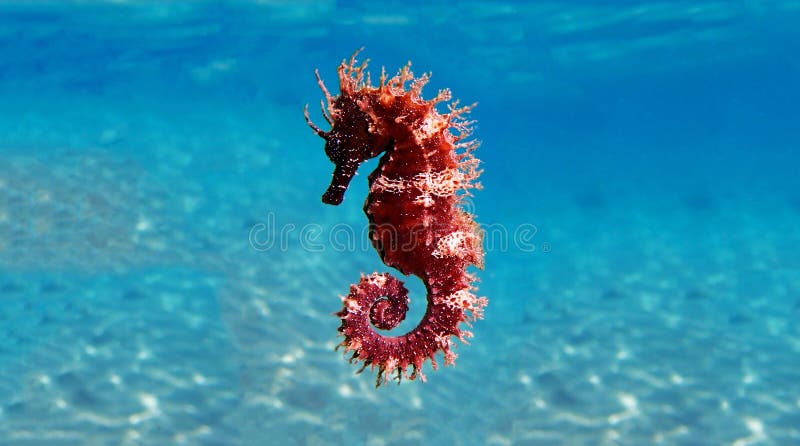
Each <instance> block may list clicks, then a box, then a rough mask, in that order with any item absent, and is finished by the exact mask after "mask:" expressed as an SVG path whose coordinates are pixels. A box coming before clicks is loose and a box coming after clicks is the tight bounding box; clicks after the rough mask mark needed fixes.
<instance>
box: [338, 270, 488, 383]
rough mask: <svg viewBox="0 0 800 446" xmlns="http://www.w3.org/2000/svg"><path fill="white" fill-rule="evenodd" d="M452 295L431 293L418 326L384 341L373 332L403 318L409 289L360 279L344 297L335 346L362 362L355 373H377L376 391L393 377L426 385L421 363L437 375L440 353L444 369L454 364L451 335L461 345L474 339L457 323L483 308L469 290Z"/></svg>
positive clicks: (383, 278)
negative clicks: (340, 338) (427, 362)
mask: <svg viewBox="0 0 800 446" xmlns="http://www.w3.org/2000/svg"><path fill="white" fill-rule="evenodd" d="M425 285H426V287H429V284H427V283H426V284H425ZM454 294H456V295H455V296H453V295H450V296H448V297H449V299H447V298H445V299H437V298H436V297H437V295H436V294H432V293H430V291H429V292H428V309H427V311H426V312H425V316H424V317H423V318H422V321H420V323H419V325H417V327H416V328H414V329H413V330H411V331H410V332H408V333H406V334H405V335H402V336H384V335H382V334H380V333H378V332H377V331H376V330H375V328H379V329H381V330H391V329H392V328H395V327H397V326H398V325H399V324H400V322H402V321H403V320H404V319H405V317H406V312H407V311H408V302H409V299H408V290H407V289H406V287H405V286H404V285H403V282H401V281H400V280H398V279H396V278H395V277H393V276H392V275H391V274H388V273H383V274H379V273H372V274H371V275H369V276H362V277H361V280H360V281H359V282H358V283H357V284H353V285H351V286H350V294H348V295H347V296H345V297H344V298H343V303H344V307H343V308H342V310H341V311H339V312H338V313H336V315H337V316H339V317H340V318H341V320H342V325H341V326H340V327H339V332H341V334H342V335H343V336H344V340H343V341H342V342H341V343H340V344H339V347H344V351H345V353H347V352H352V356H351V357H350V362H362V366H361V369H359V372H362V371H363V370H364V369H365V368H367V367H369V368H370V370H371V369H374V368H376V367H377V368H378V376H377V382H376V385H377V386H379V385H381V384H382V383H385V382H386V381H388V379H389V378H390V377H391V376H392V375H393V374H395V378H396V379H397V381H398V382H399V381H400V380H401V379H402V378H403V377H405V378H406V379H411V380H413V379H416V378H417V377H419V378H420V379H421V380H422V381H425V375H424V374H423V373H422V365H423V363H424V362H425V360H427V359H430V360H431V364H432V366H433V369H434V370H435V369H436V367H437V363H436V358H435V356H436V353H437V352H439V350H441V351H442V352H443V353H444V360H445V365H451V364H453V363H454V362H455V359H456V354H455V353H454V352H453V351H452V346H453V345H452V341H451V336H456V337H458V338H459V339H460V340H461V341H465V340H466V338H468V337H471V336H472V334H471V333H470V332H469V331H466V330H460V329H459V328H458V327H457V324H458V323H459V322H462V321H464V320H465V316H466V313H465V311H470V312H471V315H470V316H466V317H467V318H469V319H470V320H473V319H476V318H479V317H481V316H482V312H481V310H482V308H483V306H484V305H486V299H485V298H476V297H475V296H474V295H472V294H471V293H470V292H468V291H464V292H461V293H454ZM437 301H438V302H437ZM409 366H411V373H409Z"/></svg>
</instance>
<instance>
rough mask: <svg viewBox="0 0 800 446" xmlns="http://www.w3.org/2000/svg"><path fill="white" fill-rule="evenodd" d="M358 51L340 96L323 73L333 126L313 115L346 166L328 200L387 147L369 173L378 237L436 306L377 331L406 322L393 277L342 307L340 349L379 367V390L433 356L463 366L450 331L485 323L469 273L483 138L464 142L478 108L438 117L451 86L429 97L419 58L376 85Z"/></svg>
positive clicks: (354, 288) (378, 280)
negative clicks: (472, 200)
mask: <svg viewBox="0 0 800 446" xmlns="http://www.w3.org/2000/svg"><path fill="white" fill-rule="evenodd" d="M357 54H358V51H356V53H355V54H353V56H352V57H351V58H350V60H349V61H347V60H345V61H342V64H341V65H339V68H338V73H339V89H340V94H339V96H333V95H331V94H330V92H328V89H327V88H326V87H325V84H324V83H323V82H322V79H320V76H319V72H318V71H316V72H315V73H316V76H317V82H318V83H319V86H320V88H321V89H322V92H323V93H324V94H325V101H323V102H322V114H323V116H324V117H325V119H326V120H327V121H328V123H329V124H330V125H331V126H332V128H331V130H329V131H323V130H321V129H320V128H319V127H317V126H316V125H314V124H313V123H312V122H311V120H310V119H309V117H308V107H306V110H305V116H306V121H307V122H308V125H309V126H311V128H312V129H313V130H314V131H315V132H316V133H317V135H319V136H321V137H322V138H324V139H325V153H326V154H327V155H328V157H329V158H330V160H331V161H332V162H333V163H334V164H335V165H336V167H335V169H334V172H333V179H332V180H331V184H330V186H329V187H328V190H327V191H326V192H325V194H324V195H323V196H322V201H323V202H324V203H328V204H333V205H337V204H339V203H341V202H342V200H343V198H344V193H345V190H346V189H347V186H348V185H349V184H350V180H351V179H352V178H353V176H354V175H355V173H356V170H357V169H358V166H359V165H360V164H361V163H362V162H363V161H365V160H368V159H370V158H373V157H376V156H378V155H380V154H381V153H383V156H382V157H381V159H380V162H379V164H378V167H377V169H375V171H374V172H372V174H370V176H369V195H368V196H367V200H366V203H365V205H364V212H365V213H366V214H367V217H368V218H369V222H370V227H369V229H370V231H369V233H370V238H371V241H372V244H373V246H374V247H375V249H376V250H377V251H378V253H379V254H380V256H381V260H383V262H384V263H385V264H386V265H388V266H390V267H393V268H396V269H397V270H399V271H400V272H402V273H403V274H405V275H409V274H414V275H416V276H418V277H419V278H420V279H422V281H423V282H424V283H425V287H426V288H427V292H428V295H427V299H428V306H427V310H426V312H425V315H424V317H423V318H422V320H421V321H420V323H419V325H417V327H416V328H414V329H413V330H411V331H410V332H408V333H406V334H405V335H402V336H384V335H382V334H379V333H378V332H376V331H375V329H374V328H373V327H372V326H374V327H376V328H379V329H382V330H390V329H392V328H394V327H396V326H397V325H398V324H399V323H400V322H401V321H403V319H405V316H406V311H407V310H408V291H407V290H406V288H405V287H404V286H403V282H401V281H400V280H398V279H396V278H394V277H393V276H391V275H390V274H388V273H384V274H378V273H373V274H371V275H369V276H362V277H361V280H360V282H359V283H357V284H354V285H351V287H350V294H349V295H347V296H345V297H343V298H342V300H343V303H344V308H342V310H341V311H340V312H338V313H337V316H338V317H340V318H341V322H342V324H341V326H340V327H339V332H341V335H343V336H344V340H343V341H342V342H341V344H339V347H344V351H345V353H348V352H352V356H351V358H350V362H351V363H352V362H357V361H361V362H363V364H362V367H361V369H360V370H359V372H361V371H363V370H364V369H365V368H366V367H367V366H369V367H370V369H374V368H375V367H377V368H378V376H377V383H376V385H377V386H380V385H381V384H382V383H385V382H386V381H388V377H389V376H390V375H391V374H393V373H396V378H397V381H398V382H399V381H400V380H401V379H402V377H403V376H405V377H406V378H407V379H412V380H413V379H415V378H417V377H419V378H420V379H422V380H423V381H424V380H425V375H424V374H423V373H422V365H423V363H424V362H425V360H426V359H428V358H430V359H431V364H432V366H433V368H434V369H436V360H435V355H436V353H437V352H438V351H439V350H441V351H443V352H444V360H445V365H450V364H453V363H454V361H455V358H456V354H455V353H454V352H453V351H452V346H453V341H452V337H456V338H458V339H460V340H461V341H462V342H464V341H465V338H467V337H471V336H472V334H471V333H470V332H468V331H466V330H463V329H460V328H459V324H460V323H462V322H465V323H467V324H469V322H471V321H473V320H475V319H478V318H481V317H482V316H483V308H484V306H485V305H486V304H487V299H486V298H484V297H480V298H479V297H476V296H475V294H474V293H473V292H474V291H475V287H474V286H473V285H472V283H473V282H474V281H475V280H476V279H475V277H474V276H473V275H471V274H469V273H468V272H467V271H466V269H467V267H468V266H470V265H475V266H478V267H479V268H483V246H482V234H481V232H480V230H479V227H478V225H477V224H476V223H475V222H474V221H473V219H472V216H471V215H470V214H469V213H467V212H466V211H465V210H463V209H462V208H463V206H462V202H463V197H465V196H467V195H469V192H468V190H469V189H471V188H476V187H480V184H478V183H476V182H475V179H476V178H477V177H478V175H480V171H479V170H478V160H477V159H476V158H475V157H474V156H473V155H472V151H473V150H474V149H475V148H476V147H477V146H478V143H477V142H476V141H467V140H466V138H467V137H468V136H469V135H470V133H471V128H470V124H471V123H472V122H470V121H465V120H464V119H463V115H465V114H466V113H468V112H469V111H470V109H471V108H472V106H468V107H458V101H455V102H453V103H451V104H450V105H449V110H448V112H447V113H445V114H440V113H439V112H438V111H437V109H436V104H438V103H440V102H443V101H449V100H450V91H449V90H441V91H439V94H438V95H437V96H436V97H435V98H433V99H431V100H427V101H426V100H424V99H423V98H422V97H421V96H420V93H421V91H422V87H423V86H424V85H425V84H426V83H427V81H428V78H429V75H428V74H424V75H422V76H421V77H418V78H414V75H413V73H412V72H411V69H410V68H411V63H410V62H409V64H408V65H406V66H405V67H403V68H402V69H401V70H400V71H399V72H398V73H397V74H396V75H395V76H394V77H392V78H390V79H387V76H386V73H385V71H382V73H381V78H380V83H379V85H378V86H375V87H373V86H372V85H371V84H370V79H369V73H367V72H366V66H367V61H365V62H364V63H363V64H361V65H360V66H357V65H356V60H355V58H356V55H357ZM408 82H410V85H409V87H408V89H406V83H408ZM326 109H327V112H328V113H329V114H328V113H326ZM370 325H372V326H370ZM337 348H338V347H337ZM409 366H411V368H412V371H411V373H410V374H409V373H408V367H409Z"/></svg>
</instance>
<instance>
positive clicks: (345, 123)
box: [306, 94, 385, 205]
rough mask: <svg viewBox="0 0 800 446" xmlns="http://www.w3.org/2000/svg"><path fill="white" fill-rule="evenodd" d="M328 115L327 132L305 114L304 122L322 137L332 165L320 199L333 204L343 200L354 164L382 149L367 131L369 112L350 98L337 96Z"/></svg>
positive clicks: (383, 148) (375, 154)
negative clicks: (331, 174) (331, 173)
mask: <svg viewBox="0 0 800 446" xmlns="http://www.w3.org/2000/svg"><path fill="white" fill-rule="evenodd" d="M331 109H332V110H331V116H332V118H328V117H327V116H326V119H328V121H329V122H330V123H331V125H332V128H331V129H330V130H329V131H327V132H326V131H323V130H321V129H320V128H318V127H317V126H315V125H314V124H313V123H312V122H311V121H310V120H309V119H308V115H307V114H306V120H307V121H308V125H309V126H311V128H312V129H313V130H314V131H315V132H316V133H317V135H319V136H320V137H322V138H323V139H325V154H326V155H328V158H329V159H330V160H331V162H332V163H333V164H334V165H335V167H334V170H333V178H331V183H330V186H328V189H327V190H326V191H325V193H324V194H323V195H322V202H323V203H327V204H333V205H337V204H339V203H341V202H342V200H343V199H344V193H345V191H346V190H347V187H348V186H349V185H350V180H352V179H353V176H355V174H356V171H357V170H358V166H359V165H360V164H361V163H363V162H364V161H366V160H368V159H370V158H374V157H376V156H378V155H379V154H380V153H381V152H383V151H384V150H385V144H381V142H380V139H381V138H380V137H379V136H377V135H375V134H373V133H372V132H370V128H373V127H374V125H373V122H372V120H371V118H370V117H369V115H367V114H366V113H364V112H363V111H361V110H360V109H359V107H358V104H357V102H356V100H355V98H354V97H352V96H350V95H344V94H343V95H341V96H339V97H338V98H336V100H335V101H334V102H333V103H332V107H331Z"/></svg>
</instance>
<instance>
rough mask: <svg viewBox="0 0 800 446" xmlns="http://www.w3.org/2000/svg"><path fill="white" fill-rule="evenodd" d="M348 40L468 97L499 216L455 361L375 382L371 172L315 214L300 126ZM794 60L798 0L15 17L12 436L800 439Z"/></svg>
mask: <svg viewBox="0 0 800 446" xmlns="http://www.w3.org/2000/svg"><path fill="white" fill-rule="evenodd" d="M362 46H363V47H364V50H363V51H362V53H361V54H360V55H359V58H361V59H363V58H369V59H370V70H371V71H372V73H373V76H376V75H377V74H378V73H379V72H380V67H381V66H384V67H386V69H387V72H389V73H394V72H395V70H397V69H398V68H400V67H401V66H403V65H404V64H405V63H406V62H407V61H408V60H411V61H412V62H413V65H412V69H413V70H414V71H415V72H416V73H417V74H421V73H423V72H432V73H433V77H432V80H431V83H430V84H429V85H428V86H427V87H426V89H425V90H424V96H425V97H433V96H434V95H435V93H436V91H437V90H438V89H441V88H445V87H449V88H451V89H452V91H453V94H454V97H456V98H460V99H461V100H462V103H472V102H478V106H477V107H476V108H475V109H474V111H473V113H472V115H471V117H472V118H473V119H476V120H477V125H476V128H475V133H474V135H475V137H476V138H477V139H479V140H481V141H482V146H481V147H480V148H479V149H478V150H477V152H476V156H477V157H478V158H480V159H481V160H482V168H483V169H484V174H483V175H482V177H481V182H482V183H483V186H484V188H483V190H480V191H476V194H475V197H474V198H472V199H470V200H469V201H468V202H467V206H468V208H469V210H470V211H471V212H474V213H475V214H476V219H477V221H478V222H479V223H481V224H482V225H483V226H484V227H485V228H487V238H486V243H487V244H486V250H487V258H486V267H485V270H484V271H478V275H479V277H480V279H481V282H480V283H479V286H480V295H483V296H486V297H488V298H489V306H488V307H487V309H486V312H485V318H484V319H483V320H479V321H477V322H476V323H475V324H474V326H473V327H472V328H471V330H472V331H473V333H474V338H473V339H471V341H470V344H469V345H459V347H458V348H457V350H456V352H457V353H458V355H459V358H458V360H457V365H456V366H455V367H441V368H440V369H439V370H438V371H432V370H430V365H429V364H428V366H427V368H426V369H425V372H426V375H427V378H428V380H427V382H426V383H421V382H419V381H407V382H403V383H402V384H401V385H399V386H396V385H388V386H385V387H381V388H378V389H376V388H375V387H374V374H375V372H374V371H373V372H371V373H370V372H369V370H367V371H365V372H364V373H362V374H361V375H356V374H355V371H356V370H357V368H358V367H357V366H354V365H350V364H348V363H347V361H346V359H345V358H343V357H342V354H341V352H335V351H334V349H333V348H334V346H335V345H336V344H337V343H338V342H339V341H340V340H341V338H337V336H336V335H337V331H336V329H337V327H338V325H339V321H338V319H337V318H336V317H334V316H333V315H332V313H334V312H336V311H338V310H339V307H340V303H341V302H340V299H339V296H340V295H343V294H345V293H347V291H348V287H349V284H350V283H353V282H356V281H357V280H358V277H359V274H360V273H362V272H364V273H370V272H372V271H380V272H383V271H387V270H388V268H387V267H386V266H384V265H383V264H382V263H381V262H380V259H379V258H378V255H377V253H376V252H375V250H374V249H373V248H372V247H371V246H370V245H369V243H367V242H366V234H365V232H364V229H365V227H366V224H367V219H366V217H365V216H364V214H363V211H362V209H361V208H362V205H363V200H364V198H365V197H366V192H367V188H366V176H367V175H366V174H367V173H368V172H369V171H370V170H371V169H374V167H375V166H376V162H375V161H374V160H373V161H372V162H370V163H367V164H365V165H363V166H362V167H361V171H360V173H361V174H360V175H359V176H357V177H356V178H355V179H354V181H353V186H352V187H351V189H350V190H349V191H348V192H347V194H346V197H345V201H344V203H343V204H342V205H340V206H338V207H333V206H327V205H324V204H322V203H321V202H320V196H321V194H322V192H323V191H324V190H325V188H326V187H327V185H328V182H329V180H330V175H331V172H332V168H333V165H332V164H331V163H330V162H329V161H328V159H327V157H326V156H325V153H324V151H323V141H322V140H321V139H319V138H318V137H317V136H316V135H314V134H313V132H311V131H310V130H309V129H308V127H307V126H306V124H305V122H304V120H303V106H304V105H305V104H307V103H308V104H310V109H311V111H312V118H313V119H314V120H315V121H316V122H317V124H320V122H321V121H323V120H322V119H321V117H320V116H319V114H318V107H317V104H318V101H319V99H321V98H322V94H321V92H320V91H319V89H318V87H317V84H316V81H315V79H314V74H313V73H314V69H315V68H318V69H319V70H320V75H321V76H322V78H323V79H324V80H326V82H327V84H328V86H329V88H331V90H332V91H333V92H338V88H336V82H335V80H336V71H335V69H336V66H337V65H338V64H339V63H340V62H341V60H342V59H343V58H346V57H349V56H350V54H352V53H353V51H355V50H356V49H358V48H360V47H362ZM798 54H800V2H798V1H792V0H775V1H769V0H765V1H755V0H731V1H712V0H706V1H653V2H642V1H618V2H610V1H569V2H567V1H561V2H558V1H548V2H509V1H505V2H481V1H467V2H439V1H434V2H419V3H417V2H410V1H403V2H399V1H391V2H368V1H363V2H344V1H342V2H335V1H302V0H298V1H288V0H281V1H269V0H261V1H230V2H219V1H192V2H189V1H185V2H180V1H171V2H166V1H164V2H160V1H132V0H131V1H125V0H117V1H67V0H64V1H56V0H52V1H28V2H23V1H4V2H2V3H0V445H2V446H5V445H55V446H60V445H111V444H114V445H116V444H119V445H165V444H187V445H273V444H275V445H330V444H348V445H351V444H354V445H370V446H389V445H409V446H410V445H422V444H425V445H498V446H505V445H594V444H598V445H644V444H664V445H734V446H745V445H792V444H800V327H799V326H798V323H797V320H798V316H800V253H798V248H800V168H798V167H799V166H800V131H799V130H800V107H798V104H800V82H799V81H798V79H800V59H798V57H797V55H798ZM309 228H312V229H309ZM314 234H316V235H314ZM409 287H410V288H411V299H412V309H411V312H410V314H409V318H408V320H407V321H406V323H404V325H403V327H402V328H404V329H405V330H408V329H410V328H413V326H414V324H415V323H416V321H418V320H419V318H420V317H421V315H422V314H423V313H424V311H425V308H424V306H425V305H424V301H425V300H424V288H423V286H422V285H421V284H420V283H419V282H418V280H417V279H416V278H410V279H409ZM401 332H402V331H401ZM439 362H440V363H441V362H442V361H441V360H440V361H439Z"/></svg>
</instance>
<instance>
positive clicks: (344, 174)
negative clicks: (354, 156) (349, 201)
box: [322, 163, 360, 206]
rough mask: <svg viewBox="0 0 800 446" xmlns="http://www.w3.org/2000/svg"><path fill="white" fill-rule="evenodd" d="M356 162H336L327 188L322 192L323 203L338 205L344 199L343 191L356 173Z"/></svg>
mask: <svg viewBox="0 0 800 446" xmlns="http://www.w3.org/2000/svg"><path fill="white" fill-rule="evenodd" d="M358 164H360V163H355V164H350V163H348V164H337V165H336V169H334V170H333V178H331V184H330V186H328V190H326V191H325V193H324V194H322V202H323V203H325V204H332V205H334V206H335V205H338V204H341V203H342V200H344V193H345V191H346V190H347V187H348V186H349V185H350V180H352V179H353V177H354V176H355V174H356V170H357V169H358Z"/></svg>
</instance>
